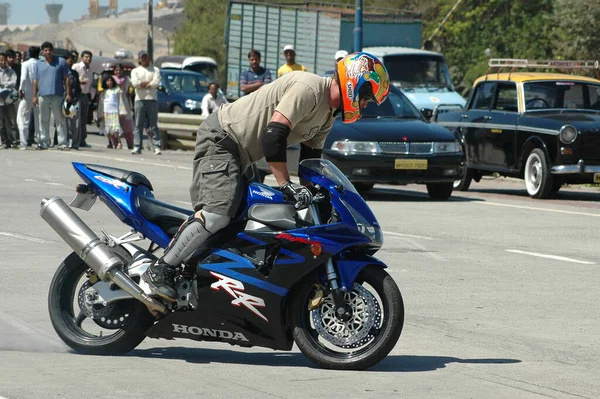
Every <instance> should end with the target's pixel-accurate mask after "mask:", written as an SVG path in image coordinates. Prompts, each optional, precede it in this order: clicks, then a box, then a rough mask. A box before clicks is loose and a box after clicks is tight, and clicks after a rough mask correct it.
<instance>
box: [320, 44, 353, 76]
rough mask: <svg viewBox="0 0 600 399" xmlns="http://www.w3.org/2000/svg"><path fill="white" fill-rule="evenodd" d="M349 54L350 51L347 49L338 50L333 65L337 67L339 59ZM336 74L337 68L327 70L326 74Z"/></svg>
mask: <svg viewBox="0 0 600 399" xmlns="http://www.w3.org/2000/svg"><path fill="white" fill-rule="evenodd" d="M347 55H348V52H347V51H346V50H338V51H336V52H335V56H334V57H333V58H334V59H335V62H334V63H333V67H334V68H335V67H336V65H337V63H338V62H339V61H341V60H342V59H344V58H345V57H346V56H347ZM334 74H335V69H331V70H329V71H326V72H325V74H324V76H333V75H334Z"/></svg>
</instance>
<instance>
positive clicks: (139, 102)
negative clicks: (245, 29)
mask: <svg viewBox="0 0 600 399" xmlns="http://www.w3.org/2000/svg"><path fill="white" fill-rule="evenodd" d="M138 61H139V63H140V66H138V67H137V68H135V69H134V70H132V71H131V84H132V85H133V87H134V88H135V104H134V110H135V129H134V131H133V140H134V144H133V150H132V151H131V153H132V154H141V153H142V134H143V132H144V121H148V128H149V129H150V131H151V132H152V143H153V145H154V154H155V155H160V148H161V143H160V133H159V131H158V101H157V98H158V97H157V89H158V85H159V84H160V71H159V70H158V68H156V67H155V66H151V65H150V58H148V53H147V52H146V51H145V50H142V51H140V52H139V53H138Z"/></svg>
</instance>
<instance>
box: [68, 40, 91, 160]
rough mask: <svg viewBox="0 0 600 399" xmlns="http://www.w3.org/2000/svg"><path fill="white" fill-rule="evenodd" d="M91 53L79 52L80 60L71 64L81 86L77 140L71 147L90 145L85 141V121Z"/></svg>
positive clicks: (88, 100)
mask: <svg viewBox="0 0 600 399" xmlns="http://www.w3.org/2000/svg"><path fill="white" fill-rule="evenodd" d="M92 57H93V56H92V53H91V52H90V51H88V50H85V51H82V52H81V62H78V63H77V64H75V65H73V69H74V70H75V71H77V73H78V74H79V84H80V86H81V95H80V96H79V121H78V124H77V130H78V133H79V134H78V135H77V136H79V142H77V143H75V142H73V143H72V144H71V147H73V148H75V149H77V148H79V146H81V147H90V145H89V144H88V143H87V142H86V141H85V140H86V139H87V121H88V111H89V108H90V96H91V94H92V77H93V76H92V71H91V70H90V64H91V63H92Z"/></svg>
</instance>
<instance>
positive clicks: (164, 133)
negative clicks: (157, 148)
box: [158, 112, 205, 151]
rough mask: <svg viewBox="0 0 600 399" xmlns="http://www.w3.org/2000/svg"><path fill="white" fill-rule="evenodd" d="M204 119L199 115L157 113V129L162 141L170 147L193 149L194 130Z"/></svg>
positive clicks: (194, 142)
mask: <svg viewBox="0 0 600 399" xmlns="http://www.w3.org/2000/svg"><path fill="white" fill-rule="evenodd" d="M204 119H205V118H204V117H203V116H200V115H189V114H169V113H162V112H161V113H159V114H158V129H159V130H160V132H161V138H162V140H163V143H167V147H168V148H170V149H181V150H189V151H192V150H194V147H195V145H196V132H197V131H198V127H199V126H200V124H202V122H203V121H204Z"/></svg>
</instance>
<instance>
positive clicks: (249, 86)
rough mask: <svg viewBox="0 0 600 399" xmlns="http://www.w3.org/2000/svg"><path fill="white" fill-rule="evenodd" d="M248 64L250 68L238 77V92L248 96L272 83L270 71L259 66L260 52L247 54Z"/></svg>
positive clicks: (252, 51)
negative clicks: (240, 91)
mask: <svg viewBox="0 0 600 399" xmlns="http://www.w3.org/2000/svg"><path fill="white" fill-rule="evenodd" d="M248 64H250V68H248V69H246V70H245V71H244V72H242V74H241V75H240V90H242V92H243V93H244V94H250V93H252V92H253V91H256V90H258V89H260V88H261V87H263V86H264V85H266V84H267V83H271V81H272V79H271V71H269V70H268V69H266V68H263V67H261V66H260V51H258V50H250V51H249V52H248Z"/></svg>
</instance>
